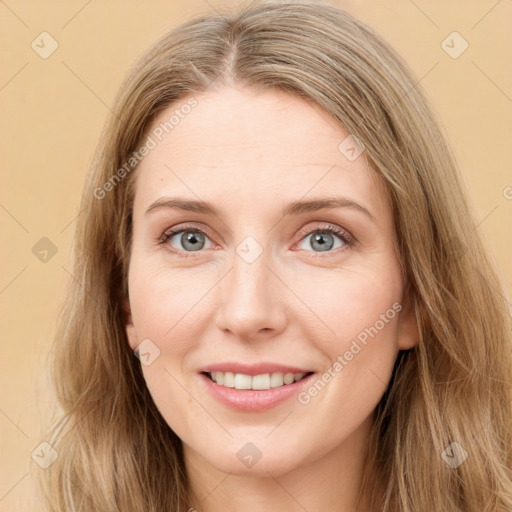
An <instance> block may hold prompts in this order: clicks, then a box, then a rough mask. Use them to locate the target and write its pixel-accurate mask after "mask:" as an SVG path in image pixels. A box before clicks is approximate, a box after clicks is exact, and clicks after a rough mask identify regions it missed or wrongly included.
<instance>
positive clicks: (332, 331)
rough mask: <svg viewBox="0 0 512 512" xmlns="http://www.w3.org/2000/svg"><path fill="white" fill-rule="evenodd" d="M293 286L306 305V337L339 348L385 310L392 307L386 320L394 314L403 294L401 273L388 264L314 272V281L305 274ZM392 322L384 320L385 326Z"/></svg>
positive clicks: (375, 320)
mask: <svg viewBox="0 0 512 512" xmlns="http://www.w3.org/2000/svg"><path fill="white" fill-rule="evenodd" d="M294 289H295V291H296V293H297V296H298V297H304V303H305V304H306V305H307V311H305V314H304V316H303V320H304V323H305V324H306V325H308V326H309V329H310V332H309V339H311V340H315V339H316V340H325V342H326V343H327V344H328V345H331V346H332V345H339V346H340V348H342V346H343V343H344V342H346V341H347V340H350V339H352V338H355V337H356V336H357V335H358V334H359V333H361V332H364V330H365V329H366V328H370V327H371V326H373V325H374V324H375V323H376V322H378V321H379V319H380V318H381V315H386V312H387V311H388V310H390V309H391V311H390V313H389V315H387V317H386V318H385V320H392V319H393V318H395V316H396V314H395V313H396V311H395V310H396V306H395V309H393V304H395V303H399V302H400V301H401V296H402V289H401V277H400V274H399V272H398V269H397V268H395V267H394V266H387V267H386V270H385V271H384V270H383V269H382V270H381V268H379V267H375V268H371V267H366V268H364V269H356V268H345V269H343V270H340V271H337V272H332V273H330V274H325V275H324V276H322V277H321V278H318V276H317V277H316V279H315V280H314V281H312V280H310V279H308V278H307V277H305V276H304V277H303V278H301V279H298V280H296V284H295V286H294ZM399 309H400V308H399ZM306 319H307V321H306ZM392 323H394V322H391V321H389V322H386V326H387V325H388V324H392ZM378 326H381V322H379V323H378ZM386 330H387V331H388V332H389V331H390V330H391V329H386ZM320 333H322V335H321V337H319V334H320Z"/></svg>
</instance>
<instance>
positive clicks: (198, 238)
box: [181, 231, 204, 251]
mask: <svg viewBox="0 0 512 512" xmlns="http://www.w3.org/2000/svg"><path fill="white" fill-rule="evenodd" d="M198 242H199V245H198ZM181 243H182V245H183V247H184V248H185V249H187V250H191V251H198V250H199V249H202V247H203V246H204V236H203V235H202V234H201V233H198V232H196V231H187V232H185V233H183V235H181ZM188 244H192V245H188Z"/></svg>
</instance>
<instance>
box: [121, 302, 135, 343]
mask: <svg viewBox="0 0 512 512" xmlns="http://www.w3.org/2000/svg"><path fill="white" fill-rule="evenodd" d="M123 314H124V326H125V329H126V336H127V339H128V344H129V345H130V348H131V349H132V350H135V348H136V347H137V345H138V343H137V333H136V332H135V326H134V325H133V319H132V314H131V309H130V301H129V300H128V299H124V300H123Z"/></svg>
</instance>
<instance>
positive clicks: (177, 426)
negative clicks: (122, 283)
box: [125, 86, 418, 512]
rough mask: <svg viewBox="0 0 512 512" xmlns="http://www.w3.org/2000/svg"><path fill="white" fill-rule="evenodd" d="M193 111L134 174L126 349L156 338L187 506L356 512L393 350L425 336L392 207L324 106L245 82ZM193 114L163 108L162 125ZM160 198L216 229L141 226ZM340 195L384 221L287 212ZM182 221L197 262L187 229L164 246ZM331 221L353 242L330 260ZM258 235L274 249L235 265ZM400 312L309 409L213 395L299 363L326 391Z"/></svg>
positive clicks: (338, 213)
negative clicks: (189, 203)
mask: <svg viewBox="0 0 512 512" xmlns="http://www.w3.org/2000/svg"><path fill="white" fill-rule="evenodd" d="M194 97H195V98H196V99H197V101H198V105H197V106H196V107H195V108H194V109H192V111H191V112H190V114H188V115H187V116H186V117H184V119H182V120H180V123H179V124H178V125H177V126H176V127H175V128H174V129H173V130H172V132H170V133H169V135H167V136H166V137H165V138H164V139H163V141H162V142H160V143H159V144H158V145H157V146H156V147H155V148H154V149H152V150H151V151H150V152H149V154H148V155H147V156H146V157H145V158H144V160H143V161H142V162H141V163H140V165H139V167H138V168H137V171H136V172H137V182H136V188H135V190H136V192H135V200H134V210H133V245H132V252H131V260H130V268H129V296H130V298H129V304H128V303H127V304H126V305H125V308H126V310H127V312H128V315H127V321H126V332H127V335H128V340H129V344H130V347H131V349H132V350H134V349H135V348H136V347H137V346H138V345H139V343H141V341H142V340H144V339H147V338H149V339H150V340H151V342H152V343H154V345H155V346H157V347H158V349H159V350H160V355H159V356H158V357H157V358H156V359H155V360H154V361H153V362H152V363H151V364H150V365H148V366H146V365H143V366H142V368H143V372H144V377H145V380H146V383H147V386H148V389H149V391H150V393H151V395H152V397H153V399H154V401H155V404H156V405H157V407H158V409H159V410H160V412H161V414H162V416H163V417H164V418H165V420H166V421H167V423H168V424H169V426H170V427H171V428H172V429H173V430H174V431H175V432H176V434H177V435H178V436H179V437H180V438H181V439H182V441H183V443H184V456H185V464H186V470H187V473H188V476H189V479H190V483H191V488H192V492H193V502H192V503H190V504H189V506H190V507H194V508H195V509H197V510H200V511H204V512H212V511H220V510H223V511H230V510H233V511H235V510H242V509H243V510H244V511H246V512H252V511H261V510H282V511H289V512H291V511H299V510H300V511H303V510H304V509H306V510H336V511H346V512H348V511H350V512H353V511H355V510H356V508H355V499H356V495H357V490H358V486H359V484H360V479H361V472H362V469H363V467H362V453H363V449H364V447H365V445H366V443H367V438H368V435H369V432H370V431H371V428H372V411H373V410H374V409H375V406H376V405H377V403H378V402H379V400H380V398H381V397H382V395H383V393H384V391H385V389H386V387H387V384H388V382H389V380H390V377H391V372H392V368H393V363H394V361H395V359H396V356H397V354H398V351H399V350H407V349H409V348H412V347H413V346H414V345H415V344H416V343H417V338H418V336H417V326H416V323H415V320H414V315H413V312H412V309H411V308H410V307H409V305H408V302H407V301H406V298H405V297H404V295H403V293H404V283H403V280H402V277H401V273H400V266H399V261H398V259H397V255H396V253H395V250H394V247H393V240H394V237H395V232H394V226H393V219H392V213H391V204H390V202H389V198H388V196H387V195H386V193H385V191H384V190H383V188H381V187H380V186H379V183H378V182H377V181H376V180H375V179H374V176H373V175H372V174H371V173H370V170H369V168H368V166H367V163H366V160H365V158H364V155H365V153H364V152H363V153H362V155H361V156H360V157H358V158H357V159H356V160H354V161H349V160H348V159H347V158H346V157H345V156H344V155H343V154H342V153H341V152H340V151H339V150H338V145H339V144H340V142H341V141H342V140H344V139H345V138H346V137H347V136H348V135H349V134H348V133H347V132H346V131H345V130H344V129H343V128H342V127H341V126H340V125H339V123H338V122H337V121H336V120H335V119H334V118H332V117H331V116H330V115H329V114H328V113H327V112H326V111H324V110H322V109H321V108H320V107H318V106H317V105H314V104H312V103H310V102H306V101H304V100H303V99H300V98H298V97H294V96H291V95H288V94H286V93H284V92H279V91H265V92H256V91H255V90H253V89H250V88H245V87H242V86H232V87H227V86H224V87H222V88H220V89H216V90H209V91H207V92H205V93H201V94H198V95H195V96H194ZM185 102H186V99H184V100H180V102H179V103H177V104H175V105H172V106H170V107H169V108H167V109H166V110H165V111H163V112H161V113H160V115H159V116H158V118H157V119H156V120H155V121H154V126H157V125H158V124H159V123H161V122H165V121H166V120H168V119H169V117H170V115H171V114H172V112H173V111H174V110H175V109H176V108H179V106H180V105H183V104H185ZM164 196H173V197H177V196H179V197H183V198H186V199H191V200H197V199H200V200H203V201H208V202H210V203H212V204H213V205H214V206H215V207H216V208H217V209H218V210H220V215H219V216H215V215H213V216H210V215H206V214H203V213H196V212H192V211H181V210H177V209H170V208H161V209H157V210H154V211H153V212H152V213H150V214H147V215H146V210H147V208H148V207H149V206H150V205H151V204H152V203H153V202H154V201H156V200H158V199H160V198H161V197H164ZM333 196H336V197H338V196H346V197H348V198H350V199H352V200H353V201H356V202H357V203H359V204H361V205H363V206H364V207H365V208H367V209H368V210H369V211H370V213H371V214H372V215H373V217H374V219H375V220H372V219H370V217H369V216H367V215H365V214H364V213H363V212H361V211H359V210H357V209H356V208H350V207H337V208H334V209H323V210H319V211H313V212H306V213H301V214H298V215H297V214H296V215H291V216H287V217H281V216H280V213H279V212H280V211H281V209H282V208H283V207H284V206H285V205H288V204H289V203H291V202H292V201H296V200H301V199H302V200H311V199H313V198H315V199H316V198H326V197H333ZM185 222H186V223H189V224H192V228H196V229H197V228H201V229H203V230H205V233H206V235H205V238H204V239H202V238H201V239H200V241H199V246H200V249H199V250H198V251H193V250H191V249H190V246H187V244H186V241H185V246H184V245H183V240H182V238H181V236H182V235H183V233H180V234H178V235H174V237H173V238H172V239H171V240H172V242H171V241H167V242H165V243H160V244H159V243H158V240H159V239H160V238H161V236H162V234H163V233H164V232H165V231H167V230H168V229H169V228H172V227H180V226H181V225H182V224H183V223H185ZM325 223H329V224H330V225H334V226H335V227H336V226H337V227H339V228H342V229H344V230H346V231H348V232H349V233H350V234H351V235H352V236H353V237H355V240H356V241H355V242H354V243H353V244H352V245H349V244H344V242H343V240H342V239H341V238H338V235H336V234H334V235H327V241H328V242H329V243H334V246H333V248H332V249H330V250H327V251H321V250H319V249H318V245H316V244H314V242H313V241H312V240H313V237H312V236H310V235H311V234H312V233H313V235H314V234H317V233H318V231H321V227H322V226H323V225H325ZM184 229H190V227H189V226H187V228H184ZM247 236H252V237H253V238H254V239H255V240H257V242H258V243H259V244H260V246H261V247H262V249H263V252H262V253H261V255H260V256H259V257H258V258H257V259H256V260H255V261H253V262H252V263H248V262H247V261H245V260H244V259H243V258H242V257H240V256H239V254H237V252H236V249H237V247H238V246H239V244H240V243H241V242H242V241H243V240H244V239H245V237H247ZM171 243H172V245H171ZM201 244H203V245H201ZM196 246H197V242H196ZM201 247H202V248H201ZM187 248H188V253H187ZM173 250H174V251H175V252H174V253H173V252H172V251H173ZM180 251H181V253H182V254H183V253H186V254H189V255H190V257H188V258H180V257H178V256H177V253H179V252H180ZM394 303H399V304H400V305H401V306H402V310H401V312H400V313H398V314H396V316H394V318H393V319H391V320H389V321H388V322H387V323H385V326H384V327H383V328H382V329H381V330H380V331H379V332H378V334H377V335H375V336H374V337H373V338H369V340H368V343H367V344H366V345H365V346H364V348H363V349H362V350H361V351H360V352H359V353H358V354H357V355H355V356H354V357H353V359H352V360H351V361H349V362H348V364H347V365H346V366H344V368H343V370H342V371H341V372H339V373H338V374H337V375H336V377H335V378H333V379H332V380H331V382H329V383H328V384H327V385H326V386H325V387H324V389H322V391H321V392H319V393H318V394H317V396H315V397H313V398H312V399H311V401H310V402H309V403H307V404H301V403H299V401H298V400H297V397H293V398H291V399H289V400H287V401H286V402H284V403H282V404H280V405H278V406H276V407H274V408H272V409H270V410H268V411H266V412H259V413H254V412H241V411H236V410H232V409H230V408H228V407H226V406H225V405H223V404H221V403H219V402H218V401H217V400H216V399H215V398H214V397H212V396H211V395H209V394H206V393H204V391H203V386H201V385H200V384H201V382H200V377H199V375H198V371H199V369H200V368H201V367H202V366H205V365H207V364H211V363H214V362H215V363H217V362H221V361H233V360H235V361H241V362H256V361H272V362H278V363H284V364H290V365H294V366H299V367H304V368H310V369H311V370H313V371H316V372H318V377H321V375H322V374H323V372H325V371H326V370H327V369H328V368H329V367H331V366H332V364H333V363H334V362H335V361H336V360H337V358H338V356H339V355H343V354H344V353H345V352H346V351H347V350H348V349H349V348H350V346H351V343H352V342H353V340H354V339H356V337H357V336H358V334H360V333H361V332H362V331H364V329H365V328H368V327H370V326H373V325H374V324H375V322H376V321H377V320H378V319H379V315H381V314H384V313H385V312H386V311H387V310H389V309H390V308H392V305H393V304H394ZM247 442H252V443H253V444H254V445H255V446H256V447H257V448H258V450H259V451H260V452H261V454H262V457H261V459H260V460H259V461H258V462H257V463H256V464H254V465H253V466H252V467H246V466H245V465H244V464H243V463H242V462H241V461H240V459H239V458H238V457H237V452H238V451H239V450H240V449H241V448H242V447H243V446H244V445H245V444H246V443H247ZM358 510H366V509H365V508H364V506H363V507H362V508H360V509H358Z"/></svg>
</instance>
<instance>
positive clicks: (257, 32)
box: [40, 1, 512, 512]
mask: <svg viewBox="0 0 512 512" xmlns="http://www.w3.org/2000/svg"><path fill="white" fill-rule="evenodd" d="M226 83H230V84H232V83H235V84H242V85H249V86H251V87H254V88H257V89H279V90H284V91H287V92H288V93H290V94H294V95H297V96H300V97H301V98H304V99H305V100H308V101H313V102H315V103H316V104H317V105H319V106H321V107H322V108H324V109H325V110H326V111H327V112H329V113H330V114H331V115H332V116H334V117H335V118H336V119H337V120H338V121H339V123H340V125H342V126H343V127H344V128H345V129H346V130H347V131H348V132H349V133H351V134H353V135H355V136H356V137H357V139H359V141H360V142H361V143H362V145H363V146H364V148H365V157H366V158H367V161H368V163H369V165H370V166H371V170H372V172H374V173H375V175H376V176H378V178H379V179H381V180H382V182H383V183H384V184H385V186H386V189H387V191H388V193H389V197H390V198H391V201H392V205H393V215H394V222H395V226H396V235H397V237H396V238H397V253H398V255H399V258H400V261H401V265H402V269H403V274H404V278H405V282H406V290H407V294H408V297H409V298H410V300H411V303H412V304H413V307H414V311H415V315H416V318H417V321H418V325H419V340H418V345H417V346H416V347H415V348H413V349H411V350H408V351H402V352H400V353H399V357H398V359H397V361H396V364H395V368H394V371H393V377H392V379H391V382H390V384H389V386H388V389H387V391H386V393H385V394H384V396H383V397H382V400H381V402H380V403H379V404H378V406H377V408H376V410H375V413H374V414H375V428H374V430H373V432H372V435H371V438H370V443H369V445H368V450H367V453H366V459H367V460H366V464H365V466H364V467H365V471H366V473H365V475H364V479H363V485H362V488H361V496H363V495H365V496H370V497H372V499H373V500H374V503H373V504H372V505H373V509H374V510H382V511H384V512H398V511H400V512H413V511H414V512H420V511H421V512H425V511H433V510H439V509H442V510H446V511H454V512H455V511H457V512H462V511H464V512H485V511H493V512H495V511H499V512H505V511H508V512H510V511H511V510H512V470H511V467H512V450H511V448H512V356H511V353H512V343H511V317H510V311H509V308H508V306H507V301H506V300H505V299H504V298H503V297H504V294H505V292H504V290H503V288H502V285H501V283H500V280H499V277H498V273H497V270H496V268H495V265H494V263H493V262H492V260H491V259H490V257H489V256H488V254H487V252H486V250H485V248H484V246H483V243H482V241H481V239H480V237H479V233H478V230H477V228H476V222H475V218H474V214H473V212H472V210H471V208H470V205H469V204H468V200H467V199H466V197H467V192H466V190H465V188H464V187H465V185H464V183H463V180H462V179H461V176H460V174H459V171H458V168H457V167H458V166H457V163H456V161H455V158H454V156H453V155H452V153H451V151H450V149H449V147H448V145H447V143H446V137H445V135H444V134H443V132H442V129H441V128H440V126H439V123H438V122H437V121H436V119H435V117H434V115H433V113H432V108H431V107H430V105H429V104H428V101H427V100H426V98H425V95H424V93H423V92H422V91H421V88H420V87H419V86H418V83H417V81H416V80H415V78H414V77H413V76H412V75H411V73H410V71H409V70H408V68H407V66H406V64H405V63H404V62H403V60H402V59H401V58H400V57H399V56H398V55H397V54H396V53H395V51H394V50H392V49H391V48H390V47H389V46H388V44H387V43H385V42H384V41H383V40H382V39H381V38H380V37H379V36H378V35H376V34H375V33H374V32H373V31H372V30H371V29H369V28H368V27H366V26H365V25H364V24H362V23H361V22H360V21H358V20H356V19H354V18H353V17H352V16H351V15H349V14H348V13H346V12H344V11H343V10H340V9H338V8H336V7H333V6H330V5H327V4H323V3H319V2H308V1H301V2H292V3H283V2H258V1H256V2H252V3H251V4H250V5H249V6H248V7H243V8H241V9H240V10H239V11H237V12H235V13H224V14H223V15H218V14H202V15H200V16H198V17H196V18H194V19H192V20H190V21H188V22H186V23H184V24H183V25H181V26H179V27H177V28H175V29H174V30H172V31H170V32H169V33H167V34H166V35H165V36H164V37H162V38H161V39H160V40H159V41H157V42H156V43H155V44H154V45H153V46H152V47H151V48H150V49H149V50H147V51H146V53H144V55H143V56H142V57H141V59H140V61H139V62H138V63H137V64H136V65H135V66H134V68H133V70H132V71H131V73H130V74H129V76H127V78H126V79H125V81H124V82H123V84H122V85H121V87H120V92H119V93H118V96H117V98H116V100H115V103H114V105H113V111H114V112H115V115H112V116H111V117H110V118H109V119H108V121H107V123H106V125H105V128H104V130H103V133H102V134H101V137H100V142H99V145H98V149H97V152H96V158H95V160H94V162H93V165H92V168H91V172H90V174H89V176H88V180H87V183H86V185H85V188H84V191H83V197H82V204H81V207H80V210H81V211H82V210H83V211H82V213H81V215H80V216H79V218H78V225H77V229H76V240H75V246H74V260H75V267H74V270H73V276H74V279H75V280H73V281H72V282H71V283H70V288H69V292H68V296H67V298H66V301H65V305H64V308H63V310H62V314H61V317H60V319H59V324H58V330H57V335H56V338H55V348H54V352H53V353H54V359H55V365H54V380H55V385H56V391H57V395H58V401H59V404H60V407H61V409H62V414H61V416H60V418H58V420H56V422H55V423H54V425H53V427H52V429H51V431H50V433H49V434H48V435H47V436H46V437H45V440H46V441H49V442H50V444H51V445H52V446H53V447H54V448H55V449H56V450H57V451H58V453H59V457H58V458H57V460H56V461H55V462H54V463H53V464H52V465H51V466H50V467H49V468H48V469H47V470H40V474H41V482H42V486H41V487H42V489H43V490H44V492H43V493H42V494H43V495H44V496H45V498H44V499H45V500H46V501H45V503H46V505H45V506H46V510H49V511H59V512H63V511H66V512H72V511H73V512H75V511H85V510H87V511H91V510H98V511H99V510H102V511H106V510H116V511H124V512H126V511H131V512H139V511H140V512H149V511H154V512H162V511H165V510H168V511H172V512H178V511H184V510H186V509H187V508H188V507H189V506H190V503H189V502H188V492H189V490H188V485H187V475H186V472H185V468H184V463H183V457H182V449H181V441H180V439H179V438H178V437H177V436H176V434H175V433H174V432H173V431H172V430H171V429H170V428H169V426H168V425H167V424H166V422H165V421H164V420H163V418H162V416H161V415H160V413H159V411H158V410H157V408H156V406H155V404H154V403H153V400H152V398H151V396H150V394H149V392H148V389H147V387H146V385H145V381H144V378H143V376H142V372H141V369H140V362H139V361H138V359H137V358H136V357H134V355H133V353H132V351H131V350H130V348H129V345H128V342H127V340H126V334H125V328H124V325H125V312H124V311H123V307H122V304H123V300H124V299H126V297H127V269H128V265H129V255H130V241H131V208H132V204H133V194H134V190H133V188H134V187H133V181H134V180H133V175H134V171H133V170H128V171H126V168H125V171H126V172H124V173H123V172H119V170H120V169H121V168H122V167H123V166H124V165H125V163H126V162H127V161H129V160H130V157H131V155H132V154H133V152H134V151H136V150H137V149H138V148H140V146H141V144H142V143H143V142H144V137H145V135H146V134H147V129H148V127H149V125H150V123H151V121H152V120H153V119H154V117H155V115H156V114H157V113H158V112H160V111H162V109H164V108H166V107H167V106H169V105H170V104H171V103H174V102H177V101H178V100H180V101H181V100H183V101H184V100H186V98H189V97H190V96H191V95H194V94H199V93H200V92H202V91H204V90H206V89H207V88H210V89H211V88H215V87H221V86H222V85H223V84H226ZM171 136H172V134H171ZM114 176H117V178H116V179H115V181H113V177H114ZM118 178H119V179H118ZM109 180H110V183H111V185H112V186H110V187H105V183H107V182H108V181H109ZM107 189H108V191H106V190H107ZM99 190H101V193H99V192H98V191H99ZM453 443H457V444H453ZM454 450H455V451H457V454H458V456H459V457H460V456H461V454H465V456H467V458H466V459H465V460H464V461H463V462H462V463H461V464H460V465H457V467H454V465H453V464H452V465H450V464H448V463H447V462H446V460H447V458H446V454H447V453H448V457H453V454H454ZM377 490H379V492H377ZM381 491H382V492H381Z"/></svg>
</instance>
